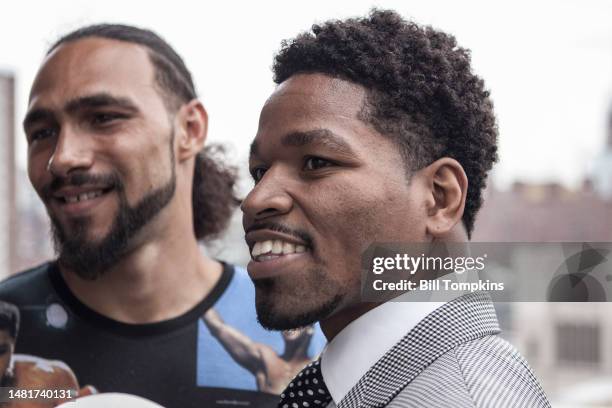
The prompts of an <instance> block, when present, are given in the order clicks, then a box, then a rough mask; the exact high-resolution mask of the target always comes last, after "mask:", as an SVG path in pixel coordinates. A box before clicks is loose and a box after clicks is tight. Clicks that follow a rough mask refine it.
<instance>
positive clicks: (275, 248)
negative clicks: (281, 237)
mask: <svg viewBox="0 0 612 408" xmlns="http://www.w3.org/2000/svg"><path fill="white" fill-rule="evenodd" d="M272 253H273V254H274V255H280V254H282V253H283V242H282V241H278V240H276V241H274V243H273V244H272Z"/></svg>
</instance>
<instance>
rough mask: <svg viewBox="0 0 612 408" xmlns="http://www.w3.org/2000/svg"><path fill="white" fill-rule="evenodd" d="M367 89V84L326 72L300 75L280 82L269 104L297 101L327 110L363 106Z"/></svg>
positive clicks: (354, 109)
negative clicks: (281, 101)
mask: <svg viewBox="0 0 612 408" xmlns="http://www.w3.org/2000/svg"><path fill="white" fill-rule="evenodd" d="M365 95H366V90H365V88H364V87H363V86H361V85H359V84H356V83H354V82H351V81H348V80H344V79H341V78H334V77H331V76H329V75H327V74H324V73H302V74H296V75H293V76H291V77H290V78H288V79H287V80H285V81H284V82H282V83H281V84H279V85H278V86H277V87H276V89H275V90H274V92H273V93H272V95H271V96H270V98H269V99H268V101H267V102H266V105H269V104H274V103H275V102H276V101H278V100H283V101H284V102H283V103H286V101H287V100H295V101H296V102H299V103H301V104H308V105H319V106H321V107H322V108H325V109H332V110H338V109H346V110H347V111H356V110H359V109H361V107H362V105H363V98H364V97H365Z"/></svg>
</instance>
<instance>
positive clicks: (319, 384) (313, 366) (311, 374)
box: [278, 360, 332, 408]
mask: <svg viewBox="0 0 612 408" xmlns="http://www.w3.org/2000/svg"><path fill="white" fill-rule="evenodd" d="M280 397H281V400H280V403H279V404H278V408H317V407H326V406H327V404H329V402H330V401H331V399H332V397H331V395H330V394H329V390H328V389H327V387H326V386H325V383H324V382H323V376H322V375H321V363H320V360H317V361H313V362H312V363H310V364H308V365H307V366H306V367H304V369H303V370H302V371H301V372H300V373H299V374H298V375H297V376H296V377H295V378H294V379H293V381H291V383H289V385H288V386H287V388H286V389H285V391H283V393H282V394H281V396H280Z"/></svg>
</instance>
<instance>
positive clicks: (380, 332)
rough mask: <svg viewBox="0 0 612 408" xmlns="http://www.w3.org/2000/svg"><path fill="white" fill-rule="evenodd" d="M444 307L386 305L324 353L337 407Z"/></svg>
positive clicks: (327, 382) (344, 332)
mask: <svg viewBox="0 0 612 408" xmlns="http://www.w3.org/2000/svg"><path fill="white" fill-rule="evenodd" d="M444 303H445V302H419V301H417V302H410V301H393V302H386V303H383V304H381V305H380V306H377V307H375V308H374V309H372V310H370V311H368V312H366V313H364V314H363V315H361V316H360V317H358V318H357V319H356V320H353V321H352V322H351V323H349V324H348V326H346V327H345V328H344V329H342V331H340V333H338V334H337V335H336V337H334V339H333V340H332V341H331V342H330V343H329V344H328V345H327V346H326V347H325V349H324V350H323V352H322V353H321V375H322V376H323V380H324V381H325V385H327V388H328V390H329V392H330V394H331V396H332V399H333V402H334V403H335V405H338V403H340V400H342V398H344V396H345V395H346V394H348V392H349V391H350V390H351V388H353V386H355V384H357V382H358V381H359V379H360V378H361V377H363V375H364V374H365V373H366V372H367V371H368V369H370V367H372V366H373V365H374V364H375V363H376V362H377V361H378V360H380V358H381V357H382V356H383V355H384V354H385V353H386V352H387V351H388V350H389V349H390V348H391V347H393V346H394V345H395V344H396V343H397V342H399V341H400V340H401V339H402V338H403V337H404V336H405V335H406V334H407V333H408V332H409V331H410V330H412V329H413V328H414V327H415V326H416V325H417V323H419V322H420V321H421V320H423V319H424V318H425V317H426V316H427V315H428V314H430V313H431V312H433V311H434V310H436V309H437V308H438V307H440V306H442V305H443V304H444ZM330 406H334V404H332V403H330Z"/></svg>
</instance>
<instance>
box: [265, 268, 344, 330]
mask: <svg viewBox="0 0 612 408" xmlns="http://www.w3.org/2000/svg"><path fill="white" fill-rule="evenodd" d="M312 278H313V279H315V281H316V280H318V279H317V275H316V274H315V275H314V276H312ZM279 279H282V278H265V279H257V280H255V281H253V283H254V284H255V288H256V295H255V307H256V309H257V320H258V321H259V324H261V325H262V326H263V327H264V328H266V329H268V330H291V329H298V328H302V327H305V326H308V325H311V324H313V323H316V322H318V321H320V320H322V319H325V318H326V317H329V316H330V315H331V314H332V313H333V312H334V311H336V309H337V308H338V305H339V304H340V303H341V302H342V300H343V294H342V293H341V292H340V291H339V290H338V289H339V288H338V287H337V286H336V285H335V284H334V282H327V284H326V285H316V286H314V287H317V286H318V288H319V289H320V290H321V293H306V294H304V297H308V298H315V299H324V300H323V301H322V302H321V303H319V304H317V305H316V306H313V307H312V308H310V309H309V310H306V311H304V312H300V313H296V312H295V311H294V310H287V309H292V308H290V307H288V308H284V309H283V308H281V307H279V305H278V304H277V302H276V301H277V298H278V297H279V296H282V294H281V292H284V290H283V289H282V288H281V286H282V283H280V281H279ZM323 287H324V288H323ZM291 296H295V297H296V298H299V297H301V296H300V295H299V294H295V295H291Z"/></svg>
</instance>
